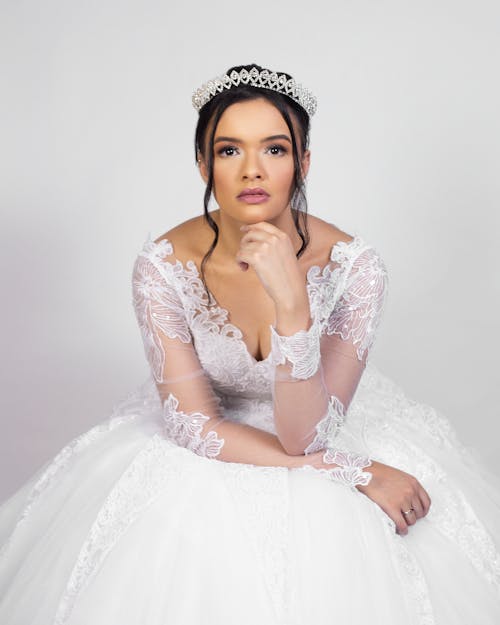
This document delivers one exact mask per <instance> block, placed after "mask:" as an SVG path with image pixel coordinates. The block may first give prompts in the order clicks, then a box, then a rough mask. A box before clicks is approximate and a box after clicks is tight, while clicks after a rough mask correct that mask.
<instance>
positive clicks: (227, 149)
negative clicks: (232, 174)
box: [217, 145, 238, 157]
mask: <svg viewBox="0 0 500 625" xmlns="http://www.w3.org/2000/svg"><path fill="white" fill-rule="evenodd" d="M237 150H238V148H237V147H236V146H234V145H226V146H224V147H223V148H221V149H220V150H218V151H217V154H218V155H219V156H222V157H224V156H233V154H235V153H236V151H237Z"/></svg>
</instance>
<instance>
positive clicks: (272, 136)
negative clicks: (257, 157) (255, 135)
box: [214, 135, 291, 144]
mask: <svg viewBox="0 0 500 625" xmlns="http://www.w3.org/2000/svg"><path fill="white" fill-rule="evenodd" d="M276 139H284V140H285V141H288V143H291V141H290V137H287V135H271V136H270V137H266V138H265V139H261V141H260V142H261V143H265V142H266V141H275V140H276ZM220 141H230V142H231V143H242V141H241V139H236V138H235V137H217V139H215V140H214V144H215V143H219V142H220Z"/></svg>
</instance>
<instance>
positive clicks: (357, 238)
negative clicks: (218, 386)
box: [150, 234, 363, 366]
mask: <svg viewBox="0 0 500 625" xmlns="http://www.w3.org/2000/svg"><path fill="white" fill-rule="evenodd" d="M352 236H353V238H352V239H351V240H350V241H342V240H341V239H339V240H338V241H336V242H335V243H334V244H333V245H332V246H331V248H330V254H329V257H328V258H329V259H328V262H327V263H326V264H325V265H324V266H323V267H321V265H311V266H310V267H309V268H308V269H307V271H306V287H308V286H309V284H310V281H309V275H310V274H312V272H313V270H316V269H317V270H318V271H319V274H320V275H323V273H324V271H325V269H326V268H327V267H328V265H329V264H330V263H331V262H332V260H333V258H332V256H333V252H334V251H335V250H336V248H337V247H342V246H343V247H344V249H346V248H350V247H351V246H352V245H353V244H354V243H360V242H362V241H363V239H362V238H361V236H360V235H359V234H354V235H352ZM150 242H152V243H153V245H154V246H160V245H161V244H162V243H168V244H169V245H170V248H171V252H170V253H169V255H170V254H172V255H174V246H173V244H172V241H170V239H167V238H164V239H161V240H160V241H158V242H156V241H154V240H153V239H151V238H150ZM163 262H166V263H168V264H169V265H172V266H174V265H176V264H178V265H179V266H180V267H182V269H183V271H184V272H186V271H187V269H186V266H187V265H188V264H190V266H191V267H193V268H194V270H195V272H196V274H195V276H194V277H195V279H196V280H197V281H198V282H199V283H201V285H203V282H202V280H201V277H200V271H199V269H198V265H197V264H196V263H195V261H194V260H192V259H188V260H186V261H185V262H182V261H181V260H180V259H178V258H177V257H176V258H175V262H171V261H168V260H164V259H163ZM203 289H205V287H203ZM207 290H208V293H209V294H210V297H211V298H212V301H213V302H214V305H213V306H211V307H210V309H211V310H213V309H215V310H217V311H218V312H219V313H222V315H223V317H224V319H225V321H224V322H223V323H222V326H221V328H222V327H226V328H227V327H229V326H230V327H232V328H234V329H235V330H237V331H238V333H239V334H240V335H241V336H240V337H238V336H237V337H234V340H235V341H238V342H239V343H240V344H241V345H242V347H243V349H244V351H245V353H246V354H247V356H248V357H249V358H250V359H251V361H252V363H253V364H254V366H259V365H264V364H266V363H267V362H268V361H269V360H270V358H271V353H272V349H271V350H270V351H269V353H268V354H267V356H266V357H265V358H263V359H262V360H257V358H255V356H254V355H253V354H251V353H250V350H249V349H248V346H247V344H246V342H245V341H244V339H243V336H244V332H243V330H241V328H239V327H238V326H237V325H235V324H234V323H232V321H231V320H230V318H231V313H230V311H229V310H228V309H227V308H223V307H222V306H220V304H219V302H218V301H217V298H216V297H215V295H214V294H213V293H212V291H211V290H210V289H209V288H208V287H207ZM307 292H308V294H309V289H307ZM204 306H206V304H205V303H204ZM206 308H207V309H208V306H206ZM219 333H220V329H219Z"/></svg>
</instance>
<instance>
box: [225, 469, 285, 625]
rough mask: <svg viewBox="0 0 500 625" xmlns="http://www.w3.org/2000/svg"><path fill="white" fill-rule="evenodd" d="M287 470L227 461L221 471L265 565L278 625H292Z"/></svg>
mask: <svg viewBox="0 0 500 625" xmlns="http://www.w3.org/2000/svg"><path fill="white" fill-rule="evenodd" d="M288 471H289V469H287V468H285V467H259V466H253V465H246V464H239V463H224V465H223V466H222V467H221V474H222V476H223V477H224V479H225V480H226V481H227V483H228V485H229V486H230V488H228V492H229V493H231V496H232V497H233V498H234V501H235V502H236V509H237V511H238V512H239V517H240V523H241V527H242V529H243V530H244V531H245V532H246V534H247V536H248V541H249V543H250V545H252V548H253V549H254V551H255V553H256V554H257V557H258V561H259V563H260V566H261V568H262V573H263V579H264V582H265V584H266V587H267V589H268V592H269V596H270V599H271V602H272V604H273V606H274V609H275V613H276V625H289V624H290V623H291V622H292V621H293V618H292V615H291V614H289V605H290V601H289V593H290V585H289V584H290V582H289V572H290V570H291V569H290V563H289V554H290V512H289V490H288V488H287V482H288Z"/></svg>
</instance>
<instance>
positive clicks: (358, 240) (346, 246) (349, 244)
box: [144, 233, 371, 272]
mask: <svg viewBox="0 0 500 625" xmlns="http://www.w3.org/2000/svg"><path fill="white" fill-rule="evenodd" d="M148 244H149V245H154V246H155V247H161V246H162V245H166V244H168V245H170V248H171V250H172V251H171V252H170V254H168V255H169V256H170V255H175V253H174V245H173V243H172V241H171V240H170V239H169V238H168V237H163V238H161V239H159V240H158V241H156V240H155V239H153V237H152V236H151V234H150V233H149V234H148V238H147V239H146V241H145V244H144V245H145V246H146V245H148ZM356 244H358V245H359V247H362V248H363V249H364V248H365V247H371V246H370V245H368V244H367V243H366V241H365V240H364V238H363V237H362V236H361V235H360V234H358V233H355V234H353V235H352V239H351V240H350V241H343V240H342V239H339V240H338V241H335V243H333V245H332V246H331V247H330V254H329V261H328V263H327V264H326V265H325V266H323V267H321V266H320V265H311V267H309V269H308V272H309V271H310V270H311V269H313V268H318V269H320V270H323V269H324V268H325V267H326V266H328V264H329V262H331V261H332V260H334V256H335V255H336V253H337V249H338V250H339V251H342V250H348V251H351V248H353V249H355V248H356ZM176 261H177V262H179V263H180V264H181V265H183V266H184V265H186V264H187V263H189V262H191V263H193V264H194V265H195V266H196V267H197V264H196V263H195V262H194V260H192V259H188V260H186V261H181V260H180V259H179V258H177V257H176Z"/></svg>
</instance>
